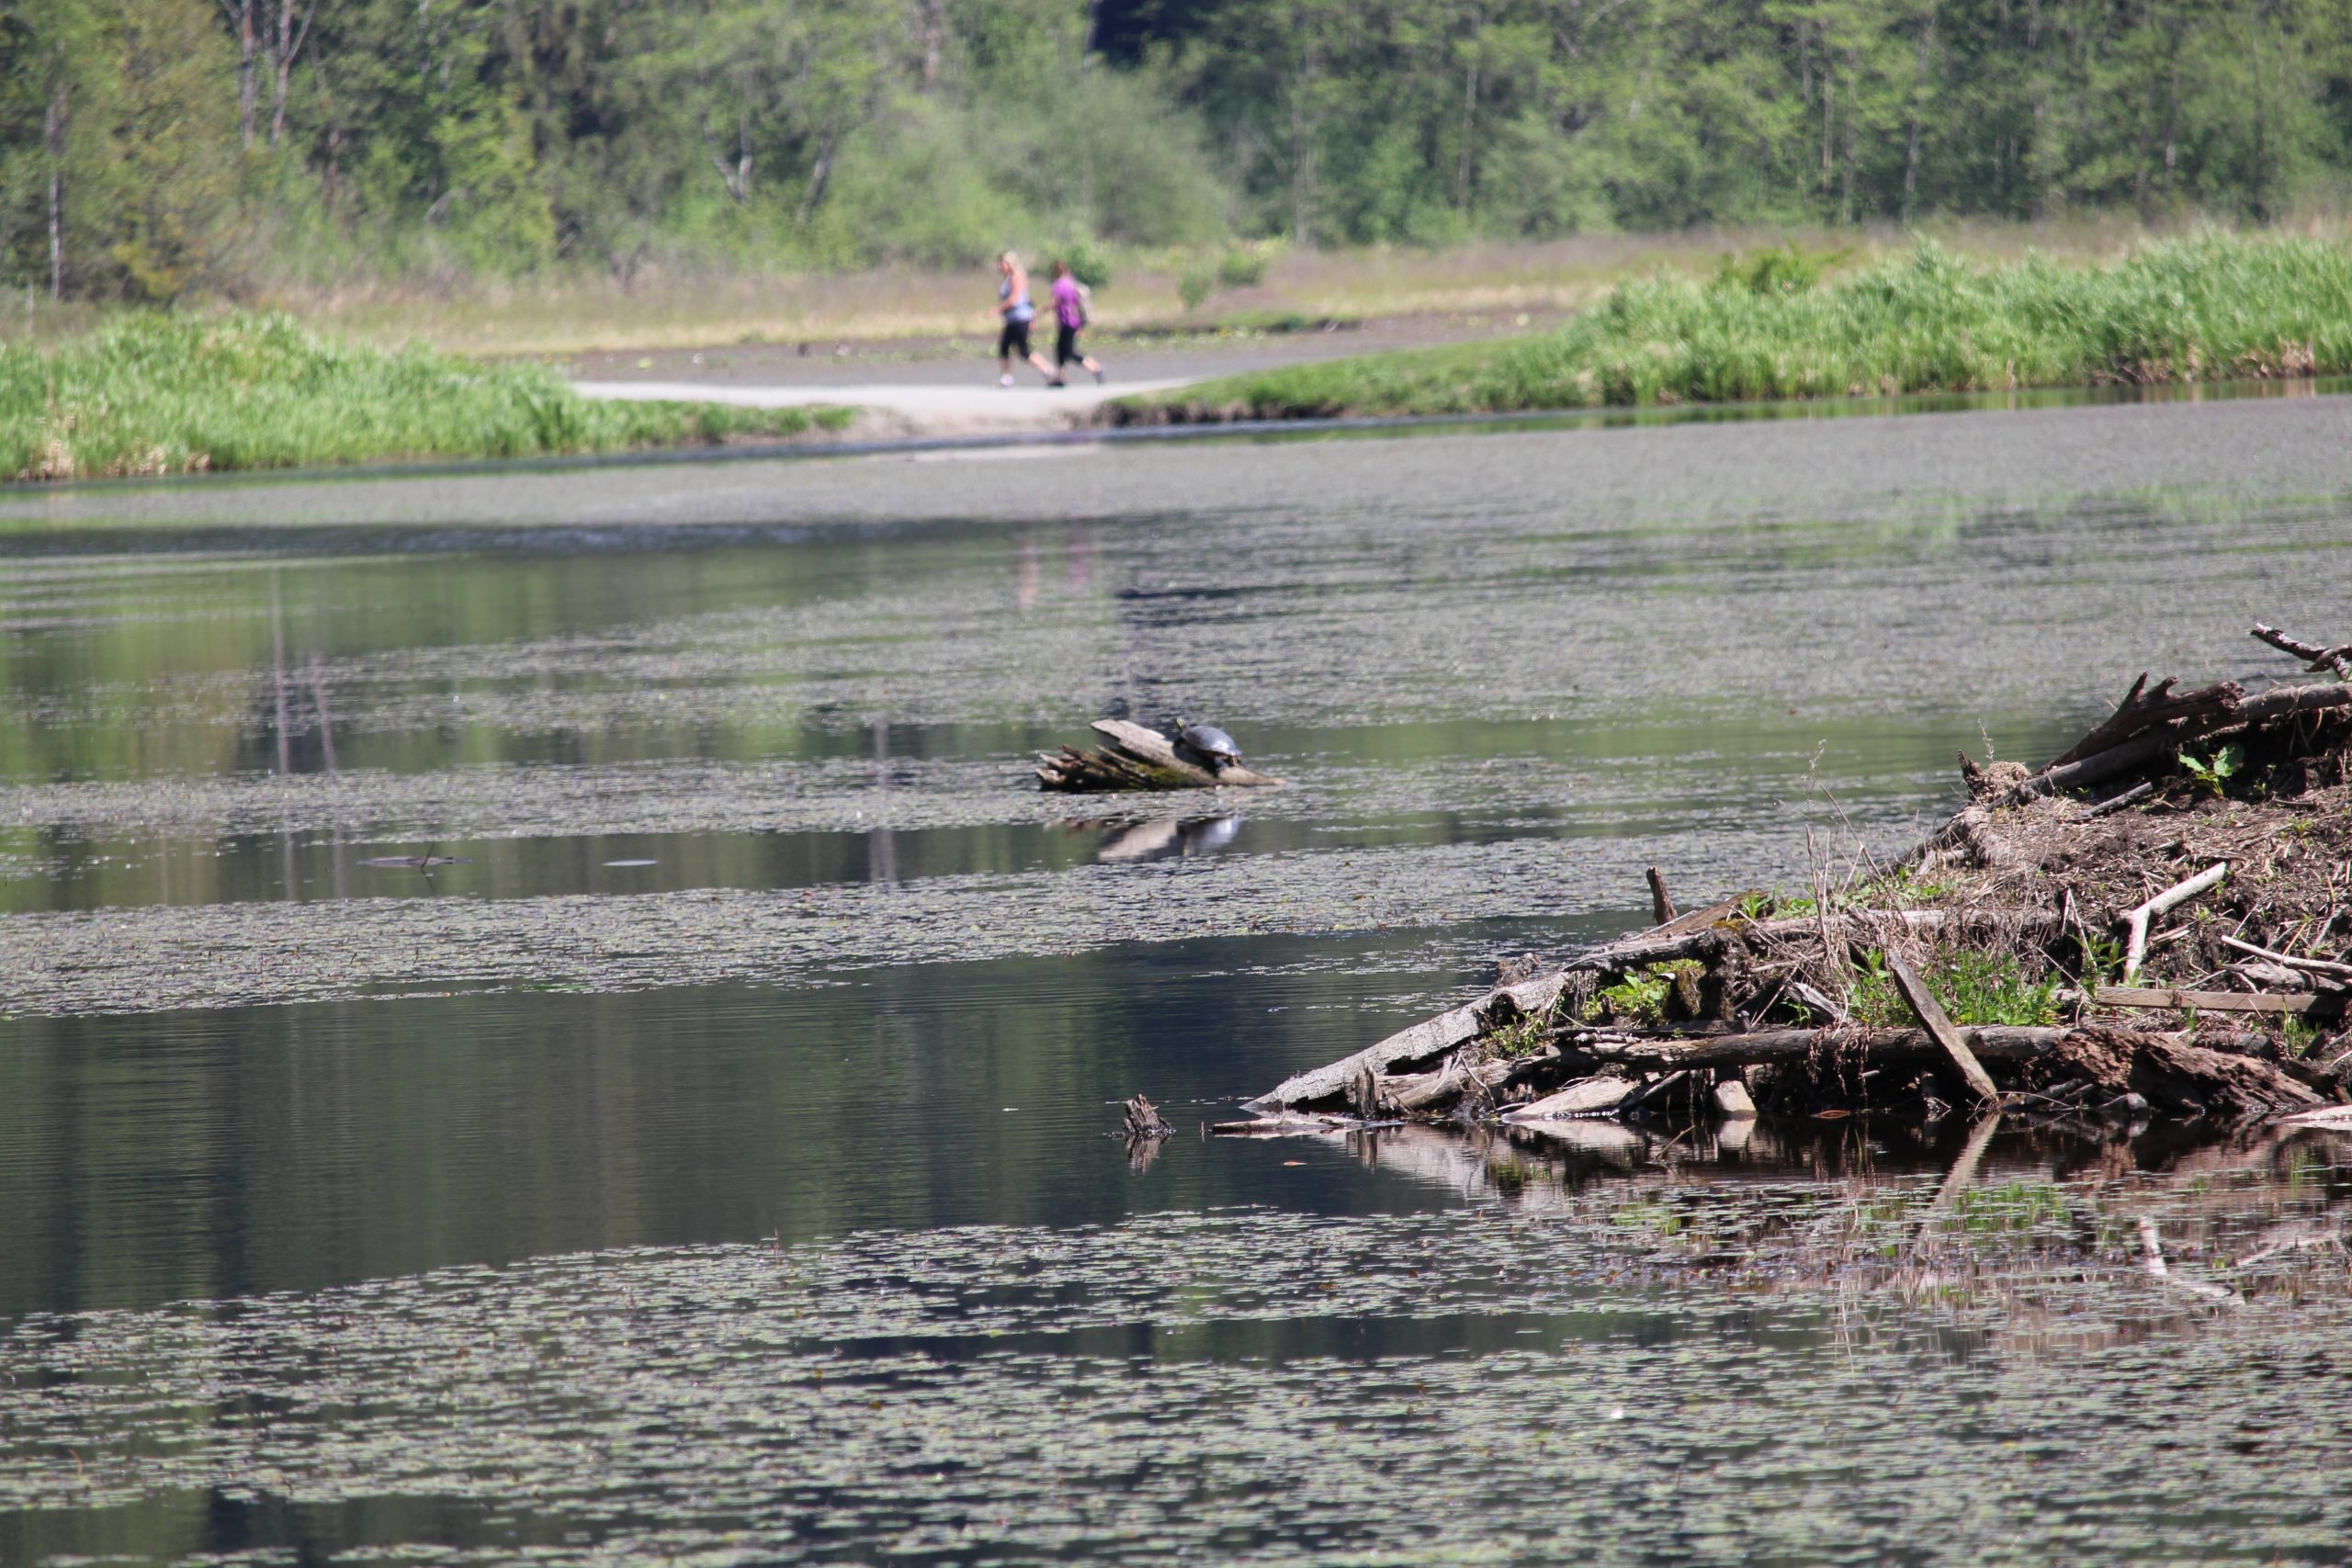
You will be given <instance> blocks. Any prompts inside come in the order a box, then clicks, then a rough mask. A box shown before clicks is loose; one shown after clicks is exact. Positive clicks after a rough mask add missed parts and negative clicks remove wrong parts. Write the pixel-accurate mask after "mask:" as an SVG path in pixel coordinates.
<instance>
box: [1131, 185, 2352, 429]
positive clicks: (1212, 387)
mask: <svg viewBox="0 0 2352 1568" xmlns="http://www.w3.org/2000/svg"><path fill="white" fill-rule="evenodd" d="M1776 254H1777V253H1767V255H1766V256H1765V257H1758V258H1754V259H1752V260H1751V261H1749V262H1748V263H1746V264H1742V265H1731V264H1727V265H1724V267H1723V268H1722V269H1721V270H1720V271H1719V272H1718V273H1717V274H1716V276H1714V277H1713V278H1712V279H1706V280H1700V279H1693V278H1690V277H1676V276H1657V277H1652V278H1647V279H1644V280H1640V281H1636V282H1632V283H1627V284H1625V285H1623V286H1622V287H1620V288H1617V289H1616V290H1615V291H1614V292H1613V293H1611V295H1610V296H1609V297H1608V298H1607V299H1604V300H1603V301H1601V302H1600V304H1598V305H1596V306H1595V307H1594V308H1593V309H1591V310H1588V311H1586V312H1584V313H1583V314H1581V315H1579V316H1577V318H1575V319H1574V320H1572V321H1569V322H1568V323H1567V324H1566V325H1565V326H1563V327H1561V328H1560V329H1558V330H1557V331H1555V332H1550V333H1542V334H1538V335H1532V336H1527V337H1520V338H1510V339H1505V340H1502V341H1500V342H1495V343H1486V344H1456V345H1452V346H1449V347H1445V348H1439V349H1430V350H1417V351H1408V352H1404V353H1397V354H1386V355H1366V356H1364V357H1362V358H1358V359H1346V360H1334V361H1327V362H1325V363H1322V364H1318V365H1310V366H1300V367H1294V368H1289V369H1283V370H1276V371H1270V372H1265V373H1262V374H1258V375H1252V376H1244V377H1235V378H1228V379H1226V380H1221V381H1214V382H1208V383H1204V384H1203V385H1200V386H1197V387H1193V388H1189V389H1185V390H1184V391H1182V392H1181V393H1171V394H1170V395H1168V396H1167V397H1166V398H1163V399H1160V400H1157V401H1156V405H1155V404H1154V403H1152V402H1147V401H1144V400H1134V401H1130V402H1128V403H1126V404H1123V405H1121V406H1120V407H1119V408H1118V410H1117V412H1116V414H1115V415H1114V417H1119V418H1123V419H1128V420H1137V419H1153V418H1161V419H1177V420H1182V419H1216V418H1237V417H1238V418H1259V419H1278V418H1312V417H1333V416H1339V415H1345V414H1393V413H1476V412H1504V411H1511V410H1526V409H1551V408H1560V409H1573V408H1590V407H1597V406H1604V405H1606V406H1634V405H1643V404H1668V403H1686V402H1726V401H1734V400H1753V399H1781V398H1824V397H1846V396H1861V395H1870V394H1890V395H1891V394H1895V393H1906V392H1928V391H1985V390H2000V389H2017V388H2024V387H2062V386H2098V385H2111V384H2116V383H2122V382H2137V383H2154V382H2167V381H2200V380H2230V379H2244V378H2258V377H2281V376H2310V375H2325V374H2332V373H2337V372H2343V371H2352V254H2347V253H2346V250H2345V249H2344V248H2343V247H2342V246H2340V245H2338V244H2335V243H2329V242H2327V241H2324V240H2320V239H2312V238H2298V237H2289V236H2276V235H2273V236H2244V235H2235V234H2228V233H2222V232H2218V231H2215V232H2207V233H2203V234H2199V235H2196V236H2192V237H2189V238H2186V239H2178V240H2165V241H2156V242H2153V243H2147V244H2145V245H2143V246H2141V247H2139V248H2137V249H2135V250H2133V251H2131V253H2129V254H2126V255H2125V256H2123V257H2122V258H2121V259H2120V260H2118V261H2116V262H2114V263H2112V264H2111V265H2104V266H2091V267H2070V266H2065V265H2059V264H2057V263H2055V262H2052V261H2051V260H2049V259H2047V258H2045V257H2041V256H2037V255H2028V256H2026V257H2024V258H2022V259H2020V260H2017V261H2013V262H2003V263H1981V262H1973V261H1970V260H1966V259H1963V258H1962V257H1960V256H1956V255H1954V254H1951V252H1949V251H1947V250H1945V249H1943V248H1942V247H1941V246H1939V245H1938V244H1936V243H1933V242H1930V241H1921V242H1919V243H1917V244H1915V245H1913V246H1912V247H1911V248H1910V249H1909V250H1907V251H1905V252H1903V253H1900V254H1894V255H1890V256H1886V257H1883V258H1880V259H1878V260H1876V261H1874V262H1871V263H1870V264H1869V265H1865V266H1863V267H1861V268H1860V269H1858V270H1856V271H1854V272H1852V273H1849V274H1848V275H1846V276H1841V277H1838V278H1835V279H1833V280H1830V281H1827V282H1821V281H1818V280H1817V278H1816V277H1815V275H1814V274H1813V272H1812V269H1811V268H1809V267H1808V266H1807V265H1804V261H1803V258H1801V257H1795V256H1794V255H1793V254H1792V255H1791V257H1790V258H1789V261H1788V263H1787V264H1785V265H1774V264H1773V263H1772V262H1771V261H1770V259H1768V258H1770V257H1771V256H1774V255H1776Z"/></svg>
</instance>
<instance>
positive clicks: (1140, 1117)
mask: <svg viewBox="0 0 2352 1568" xmlns="http://www.w3.org/2000/svg"><path fill="white" fill-rule="evenodd" d="M1126 1112H1127V1117H1126V1122H1125V1126H1124V1127H1123V1128H1122V1129H1121V1134H1120V1135H1121V1136H1123V1137H1125V1138H1127V1139H1129V1140H1134V1139H1138V1138H1165V1137H1167V1136H1168V1135H1169V1134H1171V1133H1173V1132H1175V1131H1176V1129H1175V1128H1173V1127H1171V1126H1170V1125H1169V1124H1168V1118H1167V1117H1165V1116H1162V1115H1161V1114H1160V1113H1159V1107H1158V1106H1157V1105H1154V1104H1153V1103H1152V1102H1151V1101H1150V1100H1146V1099H1145V1098H1144V1097H1143V1096H1142V1095H1136V1097H1135V1098H1134V1099H1133V1100H1128V1101H1127V1104H1126Z"/></svg>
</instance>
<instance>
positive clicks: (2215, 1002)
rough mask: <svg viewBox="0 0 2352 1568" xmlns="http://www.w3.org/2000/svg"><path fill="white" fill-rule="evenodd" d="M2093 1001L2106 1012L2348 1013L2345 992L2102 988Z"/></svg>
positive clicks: (2134, 987)
mask: <svg viewBox="0 0 2352 1568" xmlns="http://www.w3.org/2000/svg"><path fill="white" fill-rule="evenodd" d="M2091 1000H2092V1001H2094V1002H2097V1003H2098V1005H2099V1006H2100V1007H2103V1008H2170V1009H2176V1010H2180V1009H2188V1008H2194V1009H2196V1010H2198V1011H2199V1012H2271V1013H2280V1014H2290V1013H2309V1014H2312V1015H2313V1016H2315V1017H2320V1018H2335V1017H2338V1016H2340V1015H2341V1014H2342V1013H2343V1011H2344V1002H2345V997H2344V993H2343V992H2341V991H2304V992H2300V993H2297V994H2295V995H2292V996H2283V995H2279V994H2278V993H2275V992H2266V991H2178V990H2172V989H2169V988H2165V987H2138V986H2101V987H2098V989H2097V990H2094V991H2093V992H2092V993H2091Z"/></svg>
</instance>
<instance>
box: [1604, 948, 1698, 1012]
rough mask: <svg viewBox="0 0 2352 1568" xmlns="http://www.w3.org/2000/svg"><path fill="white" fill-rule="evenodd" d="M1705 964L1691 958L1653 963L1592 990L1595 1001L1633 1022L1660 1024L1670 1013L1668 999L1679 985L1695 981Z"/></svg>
mask: <svg viewBox="0 0 2352 1568" xmlns="http://www.w3.org/2000/svg"><path fill="white" fill-rule="evenodd" d="M1703 968H1704V965H1702V964H1700V963H1699V962H1698V960H1696V959H1691V958H1678V959H1675V960H1674V961H1673V962H1671V963H1667V964H1649V965H1647V966H1646V967H1645V968H1641V969H1637V970H1634V972H1632V973H1631V974H1628V975H1627V976H1625V977H1624V978H1623V979H1622V980H1620V981H1618V982H1617V984H1615V985H1613V986H1604V987H1601V988H1600V990H1598V991H1596V992H1594V993H1593V1000H1594V1001H1596V1002H1597V1003H1599V1004H1600V1006H1601V1007H1602V1008H1604V1009H1605V1010H1607V1011H1608V1012H1610V1013H1611V1014H1614V1015H1615V1016H1616V1017H1618V1018H1621V1019H1624V1020H1626V1021H1629V1022H1634V1023H1659V1022H1663V1021H1665V1019H1666V1016H1667V1000H1668V998H1669V997H1671V996H1672V995H1673V994H1674V992H1675V989H1676V987H1677V986H1678V985H1679V984H1684V983H1689V982H1695V981H1696V979H1697V977H1698V976H1699V975H1700V974H1701V973H1702V970H1703Z"/></svg>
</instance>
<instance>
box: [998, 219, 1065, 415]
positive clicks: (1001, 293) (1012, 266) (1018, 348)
mask: <svg viewBox="0 0 2352 1568" xmlns="http://www.w3.org/2000/svg"><path fill="white" fill-rule="evenodd" d="M996 270H997V278H998V282H997V286H996V305H995V308H994V309H992V310H990V311H989V314H990V315H992V316H999V317H1001V318H1002V319H1003V323H1004V324H1003V327H1002V330H1001V331H1000V332H999V333H997V336H996V367H997V379H996V384H997V385H998V386H1000V387H1010V386H1012V356H1013V355H1014V354H1016V353H1017V354H1019V355H1021V357H1022V358H1023V359H1025V360H1027V361H1028V362H1029V363H1030V364H1031V365H1033V366H1035V367H1036V371H1037V374H1038V375H1040V376H1043V377H1044V378H1046V380H1048V381H1051V380H1052V379H1053V378H1054V367H1052V366H1050V365H1048V364H1046V356H1045V355H1042V354H1039V353H1038V352H1037V351H1036V350H1035V349H1034V348H1031V347H1030V346H1029V323H1030V322H1031V321H1035V320H1036V317H1037V307H1036V306H1035V304H1034V303H1033V302H1032V301H1031V300H1030V299H1029V275H1028V274H1027V273H1025V272H1023V271H1022V270H1021V258H1020V257H1019V256H1016V255H1014V254H1012V252H1011V251H1007V252H1005V253H1004V254H1002V255H1001V256H999V257H997V258H996Z"/></svg>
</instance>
